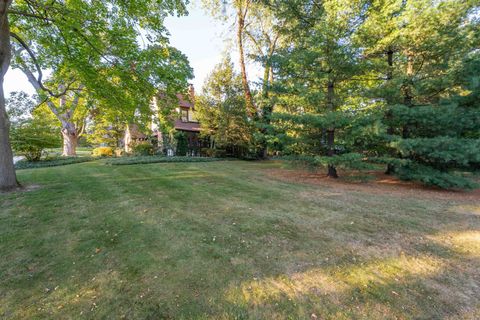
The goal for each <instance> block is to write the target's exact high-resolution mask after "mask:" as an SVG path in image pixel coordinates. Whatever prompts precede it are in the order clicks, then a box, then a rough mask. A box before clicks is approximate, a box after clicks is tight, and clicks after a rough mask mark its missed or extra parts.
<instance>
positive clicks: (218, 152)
mask: <svg viewBox="0 0 480 320" xmlns="http://www.w3.org/2000/svg"><path fill="white" fill-rule="evenodd" d="M213 156H214V157H216V158H225V157H226V156H227V150H225V149H213Z"/></svg>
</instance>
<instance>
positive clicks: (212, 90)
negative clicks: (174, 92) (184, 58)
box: [195, 58, 254, 156]
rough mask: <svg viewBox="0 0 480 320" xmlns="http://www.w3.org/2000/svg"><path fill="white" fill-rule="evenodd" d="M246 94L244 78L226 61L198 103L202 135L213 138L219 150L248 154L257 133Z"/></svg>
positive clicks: (214, 73) (228, 60) (197, 100)
mask: <svg viewBox="0 0 480 320" xmlns="http://www.w3.org/2000/svg"><path fill="white" fill-rule="evenodd" d="M242 91H243V87H242V80H241V76H240V75H239V74H237V73H235V71H234V67H233V63H232V62H231V60H230V58H225V59H224V60H223V61H222V62H221V63H220V64H218V65H216V66H215V68H214V70H213V71H212V73H210V75H209V77H208V78H207V79H206V81H205V84H204V88H203V93H202V95H200V96H198V97H197V98H196V100H195V108H196V110H197V112H196V115H197V118H198V120H200V123H201V126H202V134H204V135H206V136H208V137H210V139H211V142H212V145H214V146H215V147H216V148H217V149H231V150H232V151H233V152H234V153H235V156H247V155H248V152H249V148H250V146H251V142H252V134H253V131H254V127H253V124H252V123H251V122H250V121H248V114H247V113H246V111H245V101H244V99H243V92H242Z"/></svg>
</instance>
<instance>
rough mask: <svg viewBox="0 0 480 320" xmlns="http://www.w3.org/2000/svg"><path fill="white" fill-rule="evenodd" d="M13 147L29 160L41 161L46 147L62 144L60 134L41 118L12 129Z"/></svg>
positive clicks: (17, 152)
mask: <svg viewBox="0 0 480 320" xmlns="http://www.w3.org/2000/svg"><path fill="white" fill-rule="evenodd" d="M10 137H11V143H12V148H13V150H14V151H15V153H16V154H18V155H22V156H24V157H25V158H26V159H27V160H28V161H39V160H40V158H41V156H42V152H43V151H44V150H45V149H46V148H54V147H58V146H59V145H60V143H61V142H60V136H59V134H58V133H57V132H55V130H54V129H53V128H51V127H49V126H48V125H46V124H44V123H43V122H42V121H41V120H36V119H33V120H30V121H25V122H23V123H22V124H20V125H18V126H13V127H12V128H11V130H10Z"/></svg>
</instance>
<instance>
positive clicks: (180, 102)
mask: <svg viewBox="0 0 480 320" xmlns="http://www.w3.org/2000/svg"><path fill="white" fill-rule="evenodd" d="M177 99H178V105H179V106H180V107H184V108H193V103H191V102H190V101H188V100H187V99H185V97H184V96H183V95H182V94H180V93H178V94H177Z"/></svg>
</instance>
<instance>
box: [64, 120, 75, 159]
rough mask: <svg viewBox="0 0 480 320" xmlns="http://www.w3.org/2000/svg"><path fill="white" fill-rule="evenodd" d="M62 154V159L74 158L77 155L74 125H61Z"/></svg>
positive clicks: (65, 123)
mask: <svg viewBox="0 0 480 320" xmlns="http://www.w3.org/2000/svg"><path fill="white" fill-rule="evenodd" d="M62 136H63V153H62V156H64V157H74V156H76V155H77V143H78V135H77V129H76V128H75V125H74V124H73V123H71V122H64V123H63V124H62Z"/></svg>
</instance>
